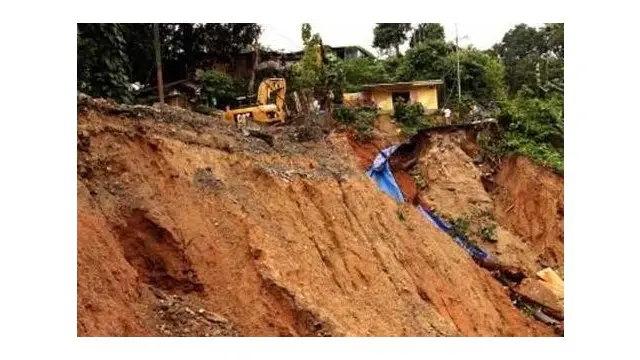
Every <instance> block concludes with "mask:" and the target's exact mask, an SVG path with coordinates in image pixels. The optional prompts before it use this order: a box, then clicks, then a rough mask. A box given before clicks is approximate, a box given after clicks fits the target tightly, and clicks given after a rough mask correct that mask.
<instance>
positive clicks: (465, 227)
mask: <svg viewBox="0 0 640 360" xmlns="http://www.w3.org/2000/svg"><path fill="white" fill-rule="evenodd" d="M448 222H449V224H450V225H451V229H450V230H449V234H450V235H451V236H453V237H456V236H463V237H467V232H468V231H469V219H468V218H467V217H466V216H461V217H457V218H455V219H453V220H449V221H448Z"/></svg>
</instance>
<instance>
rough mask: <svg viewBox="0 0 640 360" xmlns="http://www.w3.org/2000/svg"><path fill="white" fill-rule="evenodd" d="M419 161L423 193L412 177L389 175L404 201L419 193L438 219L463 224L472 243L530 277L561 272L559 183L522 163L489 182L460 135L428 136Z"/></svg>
mask: <svg viewBox="0 0 640 360" xmlns="http://www.w3.org/2000/svg"><path fill="white" fill-rule="evenodd" d="M419 154H420V155H419V160H418V163H417V164H416V168H417V169H418V170H419V171H417V174H419V175H420V176H421V177H422V181H423V182H424V183H425V186H424V187H423V188H422V189H418V188H416V185H415V184H416V179H415V177H414V176H411V175H410V174H409V173H408V172H406V171H402V170H400V169H394V175H395V177H396V180H397V181H398V183H399V185H400V186H401V188H402V189H403V192H404V194H405V197H406V198H408V199H410V198H412V197H413V196H414V195H415V193H419V194H420V197H421V198H422V200H424V201H425V202H426V203H427V204H428V205H429V206H432V207H433V208H435V210H436V211H437V212H438V213H440V214H441V215H443V216H445V217H446V218H448V219H450V220H454V221H457V222H458V223H461V224H463V226H465V224H468V226H467V229H466V232H467V235H468V236H469V238H470V239H472V240H473V241H475V242H477V243H478V244H479V245H480V246H481V247H482V248H484V249H487V250H489V251H490V252H491V253H492V254H494V255H495V256H496V258H497V259H498V260H500V261H501V262H502V263H505V264H508V265H512V266H517V267H519V268H522V269H525V270H526V271H527V274H528V275H529V276H530V277H534V274H535V272H537V271H539V270H541V269H542V268H543V267H547V266H553V267H554V268H557V269H558V268H559V269H562V267H563V265H564V260H563V254H564V251H563V248H564V240H563V238H564V226H563V203H564V201H563V196H564V180H563V178H562V176H559V175H556V174H554V173H553V172H552V171H551V170H549V169H546V168H543V167H541V166H538V165H535V164H533V163H531V162H530V161H529V160H528V159H526V158H524V157H513V158H509V159H506V160H505V161H503V162H502V163H501V165H500V167H499V168H498V169H497V172H496V174H493V172H494V171H492V169H490V168H489V167H488V166H487V165H486V164H484V163H482V162H481V161H479V158H478V155H479V154H480V149H479V148H478V146H477V145H476V144H475V142H474V140H473V138H472V136H471V134H470V133H468V132H464V131H458V132H454V133H446V134H443V133H433V134H431V135H430V136H429V138H428V140H427V141H426V142H425V144H424V146H423V147H422V148H421V149H420V152H419Z"/></svg>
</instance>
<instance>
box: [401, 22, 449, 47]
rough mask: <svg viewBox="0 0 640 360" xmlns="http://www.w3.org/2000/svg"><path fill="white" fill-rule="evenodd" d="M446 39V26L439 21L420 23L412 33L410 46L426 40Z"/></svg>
mask: <svg viewBox="0 0 640 360" xmlns="http://www.w3.org/2000/svg"><path fill="white" fill-rule="evenodd" d="M431 40H434V41H444V27H443V26H442V25H440V24H438V23H425V24H418V27H417V28H416V29H415V30H414V31H413V34H411V40H410V41H409V47H411V48H414V47H416V46H418V45H420V44H422V43H424V42H426V41H431Z"/></svg>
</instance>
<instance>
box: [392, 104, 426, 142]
mask: <svg viewBox="0 0 640 360" xmlns="http://www.w3.org/2000/svg"><path fill="white" fill-rule="evenodd" d="M393 108H394V112H393V117H394V119H395V120H396V121H397V122H398V123H399V124H400V126H401V128H402V132H403V133H404V134H406V135H413V134H415V133H416V132H417V131H418V130H420V129H424V128H426V127H428V126H429V125H431V123H432V121H431V119H430V118H428V117H426V116H425V115H424V107H423V106H422V104H420V103H413V104H407V103H405V102H403V101H398V102H396V103H394V106H393Z"/></svg>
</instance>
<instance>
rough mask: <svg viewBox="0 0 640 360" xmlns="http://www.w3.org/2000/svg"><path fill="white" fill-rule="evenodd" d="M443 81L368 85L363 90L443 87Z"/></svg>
mask: <svg viewBox="0 0 640 360" xmlns="http://www.w3.org/2000/svg"><path fill="white" fill-rule="evenodd" d="M442 84H444V82H443V81H442V80H422V81H405V82H395V83H381V84H367V85H362V88H363V89H379V88H390V87H393V88H396V87H419V86H435V85H442Z"/></svg>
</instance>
